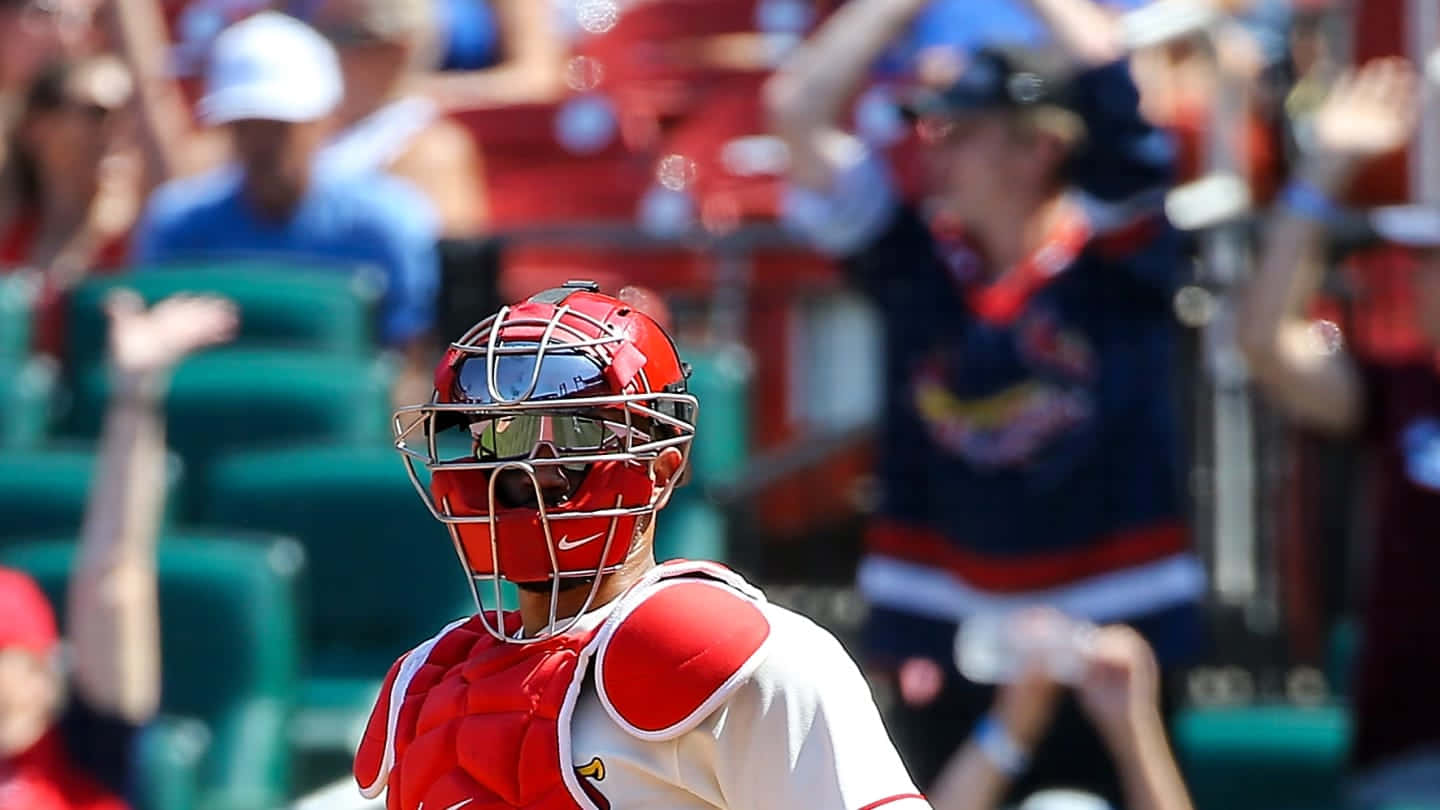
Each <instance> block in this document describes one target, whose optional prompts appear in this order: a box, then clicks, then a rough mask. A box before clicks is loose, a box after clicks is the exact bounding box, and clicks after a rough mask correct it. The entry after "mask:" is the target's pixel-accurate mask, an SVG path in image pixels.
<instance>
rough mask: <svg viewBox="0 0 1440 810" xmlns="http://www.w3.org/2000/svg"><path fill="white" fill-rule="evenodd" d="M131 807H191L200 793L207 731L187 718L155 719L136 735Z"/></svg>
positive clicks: (178, 809) (160, 809)
mask: <svg viewBox="0 0 1440 810" xmlns="http://www.w3.org/2000/svg"><path fill="white" fill-rule="evenodd" d="M138 747H139V751H138V752H137V753H136V760H137V763H136V766H135V771H136V772H135V789H134V793H135V797H134V799H135V810H191V808H193V807H194V806H195V803H196V801H198V797H199V793H200V768H201V766H202V765H203V764H204V760H205V754H206V752H207V751H208V750H209V747H210V730H209V729H208V728H206V726H205V724H204V723H202V722H200V721H199V720H196V719H194V718H189V717H170V716H162V717H159V718H156V719H155V720H154V721H153V722H151V723H150V725H149V726H147V727H146V729H145V732H144V733H143V734H142V735H140V743H139V746H138Z"/></svg>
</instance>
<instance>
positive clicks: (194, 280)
mask: <svg viewBox="0 0 1440 810" xmlns="http://www.w3.org/2000/svg"><path fill="white" fill-rule="evenodd" d="M122 286H123V287H126V288H129V289H132V290H134V291H136V292H137V293H139V294H140V296H141V297H142V298H144V299H145V300H146V301H147V302H151V303H153V302H155V301H158V300H160V299H161V298H165V297H166V296H169V295H172V294H174V293H178V292H194V293H199V292H207V293H216V294H220V295H223V296H225V297H227V298H229V299H231V300H233V301H234V302H235V303H236V305H237V306H238V307H239V308H240V321H241V322H240V335H239V337H238V338H237V339H238V340H239V341H240V342H241V343H242V344H243V345H252V346H255V347H270V348H294V349H313V350H316V351H327V352H342V353H360V352H367V351H369V350H370V349H371V348H372V347H373V345H374V341H373V337H372V335H373V333H374V326H373V315H372V313H373V312H374V309H375V304H376V301H377V300H378V299H379V294H380V286H379V285H378V284H377V283H376V282H375V281H374V277H373V275H372V274H369V273H361V272H359V271H355V272H336V271H335V269H334V268H333V267H329V266H317V265H314V264H310V265H307V264H303V263H283V262H222V263H214V262H211V263H203V264H201V263H196V264H175V265H165V266H161V267H157V268H153V269H143V270H139V271H135V272H131V273H129V274H127V275H125V276H121V277H119V278H113V277H112V278H105V279H97V280H95V281H92V282H89V283H86V284H84V285H82V286H81V287H80V288H79V289H77V290H76V291H75V292H74V293H73V294H72V295H71V298H70V319H69V321H68V323H67V324H66V335H67V338H66V339H67V342H68V350H67V355H68V357H69V358H70V359H71V365H72V366H74V367H77V368H83V367H85V366H89V365H93V364H94V363H95V361H97V360H98V359H99V358H100V357H102V356H103V355H102V350H103V348H104V346H105V335H106V329H107V325H106V321H105V314H104V310H103V307H102V304H103V302H104V300H105V296H107V295H108V294H109V293H110V292H111V291H112V290H114V289H115V288H116V287H122Z"/></svg>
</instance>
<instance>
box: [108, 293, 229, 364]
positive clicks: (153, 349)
mask: <svg viewBox="0 0 1440 810" xmlns="http://www.w3.org/2000/svg"><path fill="white" fill-rule="evenodd" d="M105 314H106V315H107V316H108V318H109V321H110V363H111V366H112V368H113V369H114V370H115V372H116V373H117V374H121V375H130V376H145V375H155V374H160V373H163V372H165V371H168V370H169V369H170V368H171V367H173V366H174V365H175V364H176V363H177V362H179V361H180V360H181V359H182V358H184V357H185V356H186V355H188V354H190V353H192V352H195V351H197V350H199V349H203V348H205V347H207V346H214V345H216V344H219V343H224V342H226V341H228V340H230V339H231V338H232V337H234V335H235V331H236V328H237V327H238V326H239V323H240V318H239V315H238V313H237V312H236V309H235V305H234V304H233V303H231V302H230V301H228V300H226V299H223V298H218V297H215V296H202V295H183V294H182V295H173V296H170V297H169V298H166V299H164V300H163V301H160V302H159V303H157V304H155V305H154V306H152V307H149V308H147V307H146V306H145V304H144V302H143V301H142V300H141V299H140V296H138V295H136V294H135V293H134V292H132V291H129V290H119V291H116V292H115V293H112V294H111V295H110V296H109V298H107V299H106V301H105Z"/></svg>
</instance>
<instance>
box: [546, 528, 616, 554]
mask: <svg viewBox="0 0 1440 810" xmlns="http://www.w3.org/2000/svg"><path fill="white" fill-rule="evenodd" d="M604 536H605V532H596V533H594V534H592V535H590V536H589V537H582V538H580V539H579V540H571V539H570V538H568V537H562V538H560V540H559V541H558V542H556V543H555V547H556V548H558V549H560V550H561V551H569V550H571V549H576V548H579V547H581V546H583V545H585V544H586V543H588V542H590V541H591V540H599V539H600V538H602V537H604Z"/></svg>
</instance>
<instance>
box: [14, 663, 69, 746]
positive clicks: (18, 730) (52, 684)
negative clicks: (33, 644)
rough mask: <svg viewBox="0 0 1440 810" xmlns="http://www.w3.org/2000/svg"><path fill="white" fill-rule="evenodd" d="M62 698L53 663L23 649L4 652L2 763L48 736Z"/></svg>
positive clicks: (56, 670)
mask: <svg viewBox="0 0 1440 810" xmlns="http://www.w3.org/2000/svg"><path fill="white" fill-rule="evenodd" d="M60 694H61V688H60V673H59V670H58V668H57V667H56V666H55V663H54V661H53V659H51V658H49V657H46V656H41V655H39V654H37V653H35V652H32V651H31V650H28V649H23V648H20V647H8V648H6V649H3V650H0V760H4V759H6V758H9V757H12V756H15V755H17V754H21V753H23V752H24V751H25V750H26V749H28V748H30V746H32V745H34V744H35V743H36V742H37V741H38V740H39V739H40V738H41V737H42V736H44V734H45V732H46V731H47V730H48V729H49V728H50V726H51V724H52V723H53V722H54V719H55V712H56V709H57V707H58V706H59V705H60Z"/></svg>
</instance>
